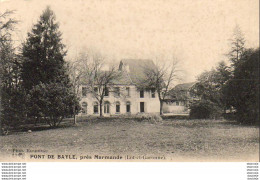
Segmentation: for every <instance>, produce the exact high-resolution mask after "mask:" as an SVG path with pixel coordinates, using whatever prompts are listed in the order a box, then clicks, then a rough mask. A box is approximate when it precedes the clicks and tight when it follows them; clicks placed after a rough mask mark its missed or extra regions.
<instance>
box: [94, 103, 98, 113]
mask: <svg viewBox="0 0 260 180" xmlns="http://www.w3.org/2000/svg"><path fill="white" fill-rule="evenodd" d="M94 113H95V114H98V103H97V102H95V103H94Z"/></svg>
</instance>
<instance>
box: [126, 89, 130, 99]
mask: <svg viewBox="0 0 260 180" xmlns="http://www.w3.org/2000/svg"><path fill="white" fill-rule="evenodd" d="M126 96H128V97H130V87H126Z"/></svg>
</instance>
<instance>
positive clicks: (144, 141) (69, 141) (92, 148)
mask: <svg viewBox="0 0 260 180" xmlns="http://www.w3.org/2000/svg"><path fill="white" fill-rule="evenodd" d="M28 150H29V151H31V152H28V153H27V152H26V151H28ZM0 151H1V155H0V160H4V159H7V158H16V160H19V157H18V156H16V155H17V154H19V151H22V152H23V153H22V154H20V156H21V157H22V158H25V160H34V159H33V158H32V159H30V158H29V157H30V155H32V154H55V155H57V154H62V155H74V154H75V155H76V157H77V158H78V160H79V158H80V156H85V157H87V156H88V155H89V156H92V157H93V156H94V155H100V156H103V155H104V156H108V155H115V156H116V155H122V156H124V157H125V156H126V155H128V156H129V157H131V156H139V155H140V156H147V157H148V156H152V157H153V156H160V157H161V156H163V157H165V158H166V161H259V129H258V127H253V126H242V125H239V124H237V123H234V122H229V121H225V120H164V121H163V122H162V123H157V124H152V123H149V122H138V121H135V120H131V119H108V120H99V121H98V120H96V121H94V122H89V121H85V122H80V123H78V125H76V126H70V127H63V128H57V129H47V130H41V131H32V132H31V133H29V132H18V133H13V134H11V135H7V136H2V137H0ZM13 151H15V152H13ZM33 151H39V152H33ZM12 153H14V155H15V156H14V155H12ZM55 157H56V156H55ZM17 158H18V159H17ZM39 158H41V157H39ZM37 160H39V161H42V159H37ZM92 160H93V159H92ZM129 161H130V160H129Z"/></svg>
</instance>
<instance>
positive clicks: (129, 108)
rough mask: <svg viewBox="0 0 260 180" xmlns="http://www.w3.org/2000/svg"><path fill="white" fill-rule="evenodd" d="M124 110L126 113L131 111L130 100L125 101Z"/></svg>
mask: <svg viewBox="0 0 260 180" xmlns="http://www.w3.org/2000/svg"><path fill="white" fill-rule="evenodd" d="M126 112H127V113H130V112H131V103H130V102H127V103H126Z"/></svg>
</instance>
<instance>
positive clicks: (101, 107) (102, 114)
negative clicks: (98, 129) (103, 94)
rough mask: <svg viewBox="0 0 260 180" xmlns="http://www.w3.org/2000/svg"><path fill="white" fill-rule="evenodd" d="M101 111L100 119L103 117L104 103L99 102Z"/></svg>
mask: <svg viewBox="0 0 260 180" xmlns="http://www.w3.org/2000/svg"><path fill="white" fill-rule="evenodd" d="M99 110H100V112H99V114H100V117H103V109H102V103H101V102H99Z"/></svg>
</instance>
